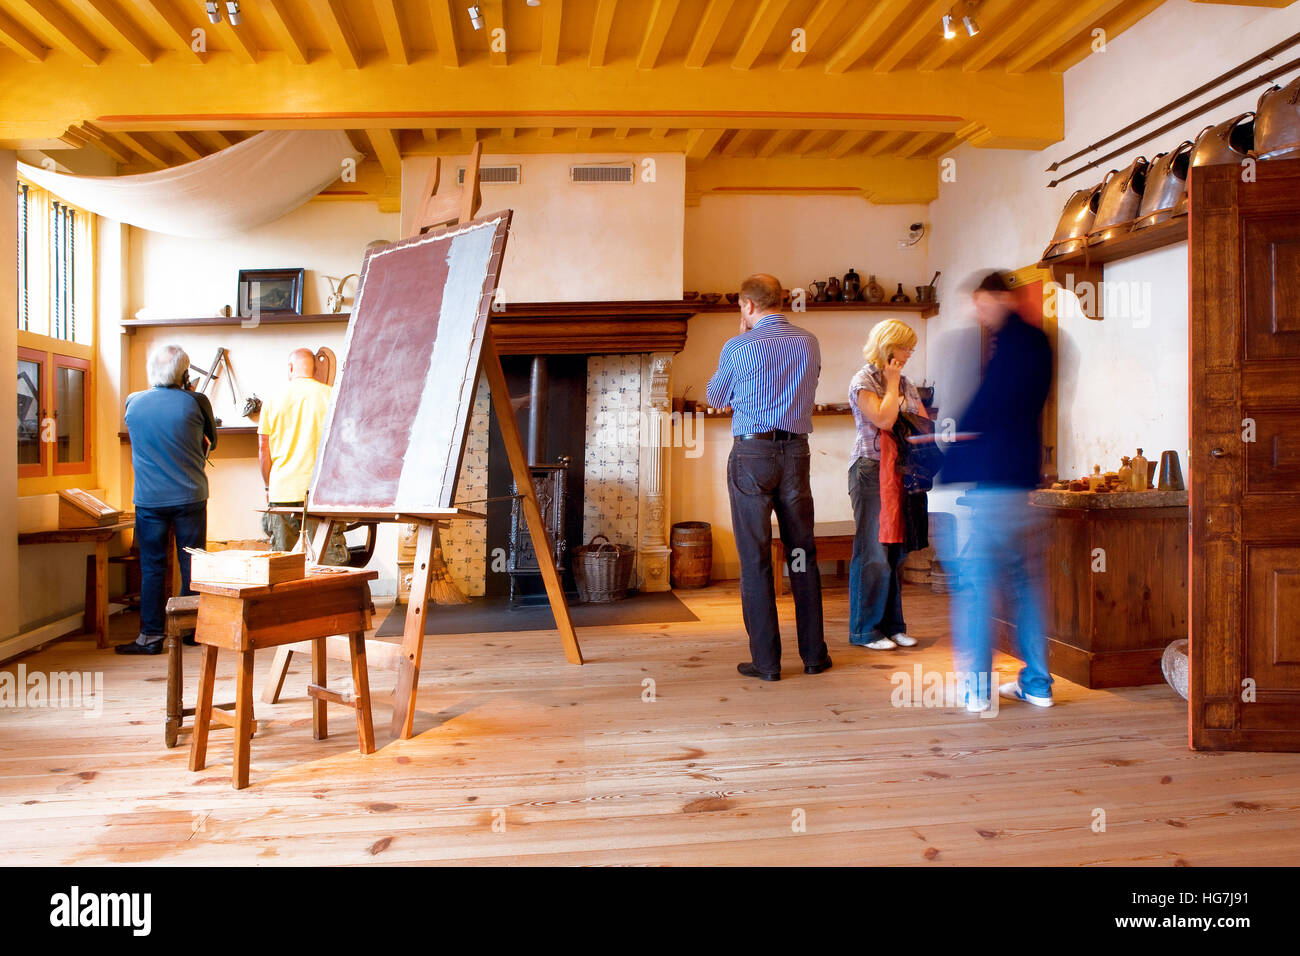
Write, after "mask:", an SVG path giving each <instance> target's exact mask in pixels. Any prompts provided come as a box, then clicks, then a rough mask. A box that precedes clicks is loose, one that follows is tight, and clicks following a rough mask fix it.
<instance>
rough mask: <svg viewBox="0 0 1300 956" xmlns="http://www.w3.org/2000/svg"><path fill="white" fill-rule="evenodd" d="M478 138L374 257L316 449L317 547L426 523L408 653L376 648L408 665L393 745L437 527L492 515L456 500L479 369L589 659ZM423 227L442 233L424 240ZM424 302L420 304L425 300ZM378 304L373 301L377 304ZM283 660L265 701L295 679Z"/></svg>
mask: <svg viewBox="0 0 1300 956" xmlns="http://www.w3.org/2000/svg"><path fill="white" fill-rule="evenodd" d="M481 154H482V144H481V143H475V145H474V149H473V151H472V152H471V154H470V158H469V162H468V164H467V165H466V169H465V182H464V185H463V186H462V187H461V189H460V190H459V192H457V193H454V194H452V195H448V196H444V197H438V196H437V195H436V193H437V187H438V183H439V180H440V175H441V169H440V167H441V163H440V161H439V160H438V159H435V160H434V165H433V168H432V169H431V170H430V172H429V176H428V178H427V179H426V181H425V193H424V198H423V201H422V202H421V205H420V208H419V210H418V211H417V214H416V216H415V219H414V221H413V223H412V225H411V228H410V230H409V231H408V234H407V237H406V238H405V239H403V240H401V241H400V242H396V243H390V244H389V245H388V246H384V247H380V248H378V249H374V250H371V251H369V252H367V253H366V259H365V263H364V265H363V266H362V270H361V280H360V282H359V283H358V286H357V294H356V299H355V304H354V307H353V310H352V317H351V319H350V320H349V323H348V338H347V351H346V353H345V362H344V364H343V367H342V371H341V381H340V383H339V387H338V390H337V392H336V394H335V396H334V400H333V402H332V404H331V406H330V417H329V421H328V423H327V425H326V429H325V433H324V436H323V437H322V439H321V442H320V447H319V449H318V451H317V457H316V469H315V473H314V475H313V479H312V481H313V488H312V493H311V494H310V495H309V497H308V504H307V505H306V506H305V510H306V512H307V513H308V514H309V515H311V516H312V517H315V518H318V519H320V525H319V526H318V528H317V530H316V534H315V536H314V540H313V550H314V553H316V554H320V553H322V551H323V549H324V546H325V543H326V542H327V541H328V540H329V534H330V530H331V526H332V525H333V524H334V523H336V522H340V521H343V522H346V521H386V522H402V523H408V524H414V525H416V528H417V532H416V548H415V560H414V564H413V566H412V575H411V593H410V598H409V601H408V604H407V612H406V623H405V627H404V629H403V632H402V642H401V645H400V648H399V649H397V653H396V654H395V655H394V654H392V652H391V650H389V649H391V648H392V647H393V645H391V644H385V643H384V642H379V641H371V642H368V645H369V647H370V648H372V649H374V651H376V652H378V651H379V649H380V648H383V649H384V650H385V651H387V652H388V653H387V655H384V654H383V653H382V652H379V653H371V654H370V661H371V665H372V666H376V665H379V666H382V665H381V657H382V656H388V657H389V660H390V661H391V662H392V663H393V665H394V666H395V667H396V670H397V686H396V688H395V690H394V699H393V723H392V729H393V734H394V736H397V737H400V738H403V739H406V738H409V737H410V736H411V734H412V732H413V726H414V717H415V705H416V695H417V693H418V690H419V681H420V663H421V660H422V658H423V652H424V630H425V617H426V615H427V614H428V610H429V606H430V603H431V602H430V598H431V591H432V589H433V586H434V583H435V580H436V575H437V571H438V564H439V562H440V554H439V550H440V549H439V547H438V545H439V538H438V525H439V524H440V523H444V522H448V521H465V520H484V519H485V517H486V516H485V515H483V514H479V513H477V512H474V511H470V510H468V509H464V508H458V507H455V505H454V504H453V501H454V493H455V485H456V477H457V473H458V471H459V468H460V461H461V457H462V454H463V452H464V445H465V436H466V432H467V431H468V425H469V415H470V409H471V407H472V404H473V395H474V391H475V390H476V388H477V384H478V376H479V374H484V375H486V376H487V382H488V388H489V391H490V393H491V397H492V407H493V409H494V411H495V412H496V417H497V424H498V425H499V426H500V428H501V436H502V439H503V441H504V445H505V449H506V455H507V457H508V458H509V460H510V470H511V474H512V475H513V476H514V480H515V484H516V486H517V488H518V489H519V493H520V499H521V505H522V508H523V514H524V518H525V519H526V521H527V524H528V531H529V534H530V535H531V536H532V541H533V549H534V551H535V552H536V554H537V560H538V564H539V571H540V572H541V575H542V580H543V582H544V583H545V586H546V595H547V598H548V600H549V601H550V605H551V611H552V613H553V614H554V616H555V623H556V628H557V630H558V631H559V633H560V640H561V642H562V643H563V646H564V655H565V657H566V659H567V660H568V661H569V662H570V663H573V664H581V663H583V658H582V650H581V648H580V647H579V646H578V638H577V634H576V633H575V631H574V628H573V622H572V621H571V620H570V617H569V608H568V604H567V603H566V602H565V597H564V589H563V586H562V584H561V582H560V576H559V572H558V571H557V570H556V567H555V562H554V559H553V556H552V550H551V543H550V541H549V540H548V538H547V532H546V525H545V522H544V521H543V519H542V509H541V505H540V504H539V502H538V500H537V492H536V490H535V488H534V487H533V481H532V476H531V473H530V472H529V469H528V458H527V454H526V453H525V451H524V446H523V441H522V440H521V438H520V435H519V426H518V423H517V421H516V420H515V413H514V409H513V407H512V405H511V402H510V393H509V390H508V388H507V386H506V378H505V373H504V371H503V370H502V367H501V358H500V355H499V354H498V352H497V349H496V346H495V344H494V342H493V339H492V329H491V324H490V314H491V305H492V300H493V298H494V296H495V294H496V283H497V276H498V273H499V270H500V265H501V260H502V257H503V256H504V254H505V242H506V237H507V235H508V233H509V225H510V215H511V214H510V212H509V211H508V210H507V211H505V212H501V213H495V214H493V215H491V216H485V217H483V218H482V219H480V220H474V219H473V216H474V214H475V213H476V212H477V211H478V208H479V205H480V204H481V202H482V199H481V196H480V193H479V161H480V157H481ZM426 229H432V230H433V231H432V232H429V233H427V234H426V232H425V230H426ZM421 296H423V298H420V297H421ZM372 303H373V305H372ZM284 666H287V655H286V656H285V660H284V664H283V666H281V662H280V661H279V660H278V659H277V662H276V667H273V668H272V673H271V676H270V678H269V679H268V683H267V685H266V689H265V690H264V692H263V699H264V700H265V699H268V695H269V697H270V699H272V700H273V699H274V698H275V697H277V696H278V694H279V688H280V684H281V682H283V680H284Z"/></svg>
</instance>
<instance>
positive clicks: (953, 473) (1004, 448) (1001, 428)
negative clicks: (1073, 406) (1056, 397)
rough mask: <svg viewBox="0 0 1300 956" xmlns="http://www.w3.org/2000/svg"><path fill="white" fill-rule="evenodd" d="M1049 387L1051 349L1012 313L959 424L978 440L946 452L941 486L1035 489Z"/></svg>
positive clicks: (1037, 332) (1036, 331)
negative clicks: (957, 483)
mask: <svg viewBox="0 0 1300 956" xmlns="http://www.w3.org/2000/svg"><path fill="white" fill-rule="evenodd" d="M1051 384H1052V347H1051V345H1050V344H1049V343H1048V341H1047V336H1046V335H1044V334H1043V331H1042V330H1041V329H1037V328H1034V327H1033V326H1032V325H1029V324H1028V323H1027V322H1025V320H1024V319H1022V318H1021V317H1020V316H1019V315H1018V314H1016V313H1014V312H1012V313H1011V314H1010V315H1008V316H1007V320H1006V322H1005V323H1004V324H1003V326H1002V328H1000V329H998V331H997V332H996V333H995V334H994V337H993V357H992V358H991V359H989V364H988V367H987V368H986V369H985V370H984V379H983V381H981V382H980V386H979V389H978V390H977V391H976V392H975V397H974V398H972V399H971V403H970V406H969V407H968V408H967V409H966V412H965V414H963V415H962V417H961V421H960V422H959V423H958V424H957V431H959V432H977V433H978V434H979V437H978V438H975V439H973V440H971V441H963V442H957V443H956V444H954V445H952V446H950V448H949V449H948V453H947V456H946V457H945V459H944V467H943V480H944V481H949V482H955V481H974V482H977V483H979V484H983V485H996V486H1000V487H1007V488H1036V487H1038V482H1039V478H1040V473H1041V471H1042V461H1043V449H1042V433H1041V431H1040V427H1039V422H1040V420H1041V418H1042V414H1043V404H1044V403H1045V402H1046V401H1047V393H1048V391H1049V389H1050V388H1051Z"/></svg>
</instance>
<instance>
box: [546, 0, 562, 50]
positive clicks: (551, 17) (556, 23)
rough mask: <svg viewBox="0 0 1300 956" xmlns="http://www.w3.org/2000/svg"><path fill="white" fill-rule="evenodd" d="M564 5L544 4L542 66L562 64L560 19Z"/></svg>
mask: <svg viewBox="0 0 1300 956" xmlns="http://www.w3.org/2000/svg"><path fill="white" fill-rule="evenodd" d="M562 8H563V4H560V3H543V4H542V49H541V54H540V56H541V63H542V66H558V65H559V62H560V26H561V23H560V18H561V16H562V14H563V9H562Z"/></svg>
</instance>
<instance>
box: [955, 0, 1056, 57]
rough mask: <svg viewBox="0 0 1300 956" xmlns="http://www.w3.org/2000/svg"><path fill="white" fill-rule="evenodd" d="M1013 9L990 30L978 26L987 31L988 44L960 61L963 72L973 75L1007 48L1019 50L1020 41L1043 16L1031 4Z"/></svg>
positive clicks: (1040, 10) (1039, 9) (986, 27)
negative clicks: (1002, 20) (988, 35)
mask: <svg viewBox="0 0 1300 956" xmlns="http://www.w3.org/2000/svg"><path fill="white" fill-rule="evenodd" d="M1013 9H1014V12H1013V13H1012V14H1011V15H1010V16H1009V17H1008V19H1007V20H1006V21H1005V22H1003V23H999V24H996V25H994V26H993V27H992V29H990V28H989V27H988V26H985V25H984V24H980V26H981V28H982V30H988V31H989V33H990V34H991V36H990V37H989V39H988V42H986V43H983V44H981V45H980V46H979V47H977V48H976V49H975V50H974V51H973V52H972V53H971V55H970V56H968V57H966V58H965V59H964V60H963V61H962V64H961V68H962V71H963V72H965V73H974V72H976V71H978V70H982V69H984V67H986V66H988V65H989V64H990V63H992V62H993V61H994V60H995V59H997V58H998V57H999V56H1001V55H1002V53H1003V52H1004V51H1005V50H1007V49H1008V48H1012V49H1016V48H1019V47H1020V46H1021V40H1022V39H1023V38H1024V36H1025V35H1026V34H1027V33H1029V32H1031V31H1032V30H1033V28H1034V26H1035V25H1036V24H1037V23H1038V21H1039V20H1040V19H1041V18H1042V16H1043V8H1042V7H1036V6H1034V5H1033V4H1032V3H1026V4H1022V5H1020V6H1017V7H1015V8H1013Z"/></svg>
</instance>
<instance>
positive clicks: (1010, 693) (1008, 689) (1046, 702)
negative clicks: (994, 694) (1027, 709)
mask: <svg viewBox="0 0 1300 956" xmlns="http://www.w3.org/2000/svg"><path fill="white" fill-rule="evenodd" d="M998 693H999V694H1001V695H1002V696H1003V697H1007V698H1009V699H1011V700H1023V701H1024V702H1025V703H1027V704H1033V705H1034V706H1035V707H1051V706H1052V698H1050V697H1035V696H1034V695H1033V694H1026V693H1025V692H1024V691H1023V690H1021V689H1020V681H1016V680H1013V681H1011V682H1010V683H1009V684H1003V685H1002V686H1001V687H999V688H998Z"/></svg>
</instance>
